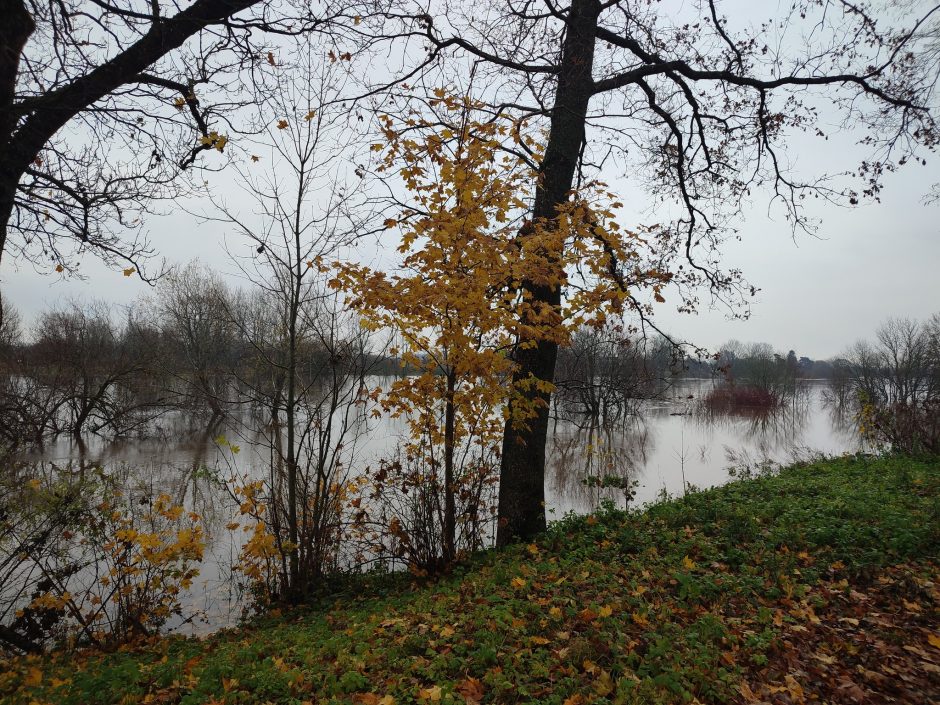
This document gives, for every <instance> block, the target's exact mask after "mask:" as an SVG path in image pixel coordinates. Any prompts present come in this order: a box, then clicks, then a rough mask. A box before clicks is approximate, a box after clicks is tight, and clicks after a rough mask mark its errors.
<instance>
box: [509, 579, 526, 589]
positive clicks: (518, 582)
mask: <svg viewBox="0 0 940 705" xmlns="http://www.w3.org/2000/svg"><path fill="white" fill-rule="evenodd" d="M512 586H513V587H514V588H517V589H520V590H521V589H522V588H524V587H525V579H524V578H520V577H518V576H517V577H515V578H513V579H512Z"/></svg>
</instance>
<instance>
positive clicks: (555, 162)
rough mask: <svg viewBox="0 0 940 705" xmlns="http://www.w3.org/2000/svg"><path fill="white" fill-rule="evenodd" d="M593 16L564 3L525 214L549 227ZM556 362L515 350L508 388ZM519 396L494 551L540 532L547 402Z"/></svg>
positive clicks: (564, 171) (541, 298)
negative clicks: (523, 414) (547, 112)
mask: <svg viewBox="0 0 940 705" xmlns="http://www.w3.org/2000/svg"><path fill="white" fill-rule="evenodd" d="M600 10H601V3H600V2H599V1H598V0H572V3H571V10H570V14H569V17H568V27H567V32H566V34H565V40H564V44H563V46H562V57H561V66H560V71H559V75H558V88H557V90H556V92H555V104H554V106H553V108H552V117H551V128H550V131H549V136H548V144H547V145H546V148H545V157H544V159H543V160H542V164H541V167H540V169H539V172H540V173H539V177H540V179H539V181H540V183H539V185H538V188H537V190H536V195H535V206H534V208H533V213H532V215H533V219H534V220H536V221H545V222H550V221H551V220H552V219H553V218H555V216H556V215H557V209H558V206H559V205H561V204H563V203H565V202H566V201H567V199H568V196H569V192H570V191H571V187H572V185H573V182H574V173H575V168H576V167H577V164H578V159H579V157H580V154H581V147H582V145H583V144H584V129H585V120H586V118H587V108H588V102H589V100H590V98H591V92H592V86H593V79H592V76H591V71H592V68H593V64H594V43H595V38H596V33H597V18H598V15H599V14H600ZM521 237H525V235H521ZM559 266H560V265H559ZM522 286H523V289H524V290H525V291H526V292H527V293H528V295H529V296H530V297H531V299H530V300H531V301H532V302H533V304H538V303H545V304H549V305H550V306H552V307H553V308H554V309H555V310H556V311H558V309H559V308H560V305H561V289H560V288H559V287H557V286H556V287H551V286H544V285H536V284H533V283H532V282H523V284H522ZM559 323H560V321H559ZM521 342H524V341H521ZM557 356H558V344H557V343H555V342H551V341H545V340H541V341H538V343H537V344H536V345H535V346H534V347H532V348H525V349H522V348H520V349H518V350H517V351H516V356H515V360H516V362H517V364H518V369H517V371H516V373H515V374H514V376H513V382H515V383H519V382H524V381H525V380H528V379H530V378H532V377H535V378H536V379H539V380H543V381H546V382H553V381H554V379H555V360H556V358H557ZM525 395H526V396H527V398H528V401H535V402H536V403H537V404H538V409H537V416H536V417H535V418H534V419H531V420H530V421H529V423H528V425H527V427H525V428H515V427H514V426H513V424H512V421H511V418H512V414H510V420H507V422H506V429H505V433H504V435H503V453H502V464H501V467H500V478H499V482H500V484H499V523H498V528H497V532H496V543H497V545H500V546H502V545H506V544H508V543H510V542H512V541H514V540H524V539H528V538H529V537H531V536H532V535H534V534H536V533H538V532H540V531H543V530H544V529H545V444H546V440H547V438H548V417H549V413H548V412H549V408H550V407H549V402H550V401H551V396H550V394H548V393H546V392H540V391H538V390H534V389H533V390H530V391H526V392H525Z"/></svg>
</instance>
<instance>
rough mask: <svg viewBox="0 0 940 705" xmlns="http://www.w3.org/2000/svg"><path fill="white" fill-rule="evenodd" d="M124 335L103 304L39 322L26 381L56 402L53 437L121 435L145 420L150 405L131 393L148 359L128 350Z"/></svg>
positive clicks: (50, 313) (74, 305)
mask: <svg viewBox="0 0 940 705" xmlns="http://www.w3.org/2000/svg"><path fill="white" fill-rule="evenodd" d="M125 332H126V331H125V330H122V329H121V328H120V327H119V326H118V325H117V324H116V323H115V322H114V321H113V320H111V318H110V311H109V309H108V307H107V306H106V305H105V304H103V303H91V304H88V305H86V306H82V305H81V304H79V303H77V302H73V303H72V304H71V305H69V306H68V307H66V308H64V309H58V310H52V311H48V312H46V313H43V314H42V316H40V318H39V321H38V322H37V324H36V333H35V344H34V345H33V346H32V349H31V355H30V357H31V359H32V360H33V361H34V363H35V366H34V367H32V369H31V370H30V371H29V376H30V377H32V378H34V379H35V380H36V381H37V382H38V383H39V384H40V385H42V386H43V387H45V388H47V389H49V390H51V391H52V392H53V394H54V395H57V396H58V403H57V405H56V408H57V409H61V410H62V411H63V412H64V415H63V416H61V417H60V418H57V419H55V420H54V423H56V424H57V426H56V428H55V430H56V431H58V430H64V431H68V432H69V433H72V434H73V435H75V436H81V435H82V434H83V433H84V432H86V431H91V432H93V433H99V432H103V433H114V434H116V435H124V434H126V433H128V432H129V431H131V430H133V429H134V428H138V427H140V425H141V424H142V423H144V422H145V421H146V420H149V418H150V414H149V413H146V412H147V411H149V410H151V409H152V408H153V406H154V404H152V403H151V402H150V401H149V400H140V399H138V397H137V395H136V394H135V390H134V386H135V385H134V383H135V381H136V378H137V377H138V376H139V375H141V374H146V372H147V371H148V365H147V363H148V359H147V357H144V356H141V355H140V354H139V353H140V351H136V352H135V351H134V350H132V348H131V346H130V345H128V344H127V340H126V338H125ZM155 406H157V407H159V406H160V405H159V404H156V405H155ZM58 424H61V426H59V425H58Z"/></svg>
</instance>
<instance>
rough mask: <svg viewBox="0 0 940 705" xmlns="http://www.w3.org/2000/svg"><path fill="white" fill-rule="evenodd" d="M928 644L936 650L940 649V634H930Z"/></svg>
mask: <svg viewBox="0 0 940 705" xmlns="http://www.w3.org/2000/svg"><path fill="white" fill-rule="evenodd" d="M927 643H928V644H930V645H931V646H932V647H934V648H935V649H940V634H933V633H931V634H928V635H927Z"/></svg>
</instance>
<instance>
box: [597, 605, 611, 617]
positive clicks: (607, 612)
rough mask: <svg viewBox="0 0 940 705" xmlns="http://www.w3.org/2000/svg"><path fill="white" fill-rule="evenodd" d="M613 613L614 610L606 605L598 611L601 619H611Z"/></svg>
mask: <svg viewBox="0 0 940 705" xmlns="http://www.w3.org/2000/svg"><path fill="white" fill-rule="evenodd" d="M613 613H614V609H613V607H611V606H610V605H604V606H603V607H601V608H600V609H599V610H598V611H597V615H598V616H599V617H610V616H611V615H612V614H613Z"/></svg>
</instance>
